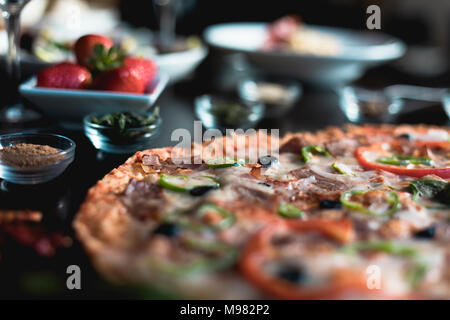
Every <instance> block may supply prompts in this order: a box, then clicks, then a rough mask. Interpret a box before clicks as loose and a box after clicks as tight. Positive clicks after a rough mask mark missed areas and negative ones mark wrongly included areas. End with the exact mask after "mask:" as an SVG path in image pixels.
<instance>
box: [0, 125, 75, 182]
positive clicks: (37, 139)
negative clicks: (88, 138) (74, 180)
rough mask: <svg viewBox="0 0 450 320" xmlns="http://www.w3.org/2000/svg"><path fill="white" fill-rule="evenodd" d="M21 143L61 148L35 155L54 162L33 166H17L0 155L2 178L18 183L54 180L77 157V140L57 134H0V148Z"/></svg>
mask: <svg viewBox="0 0 450 320" xmlns="http://www.w3.org/2000/svg"><path fill="white" fill-rule="evenodd" d="M19 143H30V144H40V145H48V146H50V147H54V148H57V149H59V150H61V151H60V152H58V153H55V154H51V155H38V156H34V157H35V158H36V160H37V159H39V160H41V161H42V160H46V159H48V161H50V162H53V160H52V159H55V160H54V161H55V162H54V163H51V164H48V165H43V166H39V167H35V168H34V167H33V168H22V167H16V166H13V165H11V164H10V163H8V161H7V160H4V159H2V157H1V156H0V178H2V179H4V180H6V181H8V182H12V183H16V184H38V183H44V182H47V181H50V180H53V179H54V178H56V177H57V176H59V175H60V174H61V173H63V172H64V170H66V168H67V167H68V166H69V164H70V163H71V162H72V161H73V159H74V158H75V147H76V145H75V142H73V141H72V140H71V139H69V138H67V137H64V136H60V135H57V134H32V133H29V134H28V133H26V134H25V133H17V134H5V135H1V136H0V150H1V149H3V148H5V147H9V146H14V145H17V144H19Z"/></svg>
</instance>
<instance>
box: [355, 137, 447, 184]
mask: <svg viewBox="0 0 450 320" xmlns="http://www.w3.org/2000/svg"><path fill="white" fill-rule="evenodd" d="M403 143H405V142H403V141H390V142H383V143H377V144H373V145H371V146H368V147H359V148H357V149H356V150H355V158H356V159H357V160H358V162H359V164H360V165H361V166H362V167H363V168H365V169H368V170H384V171H389V172H392V173H395V174H398V175H401V176H410V177H417V178H421V177H423V176H426V175H430V174H434V175H436V176H439V177H441V178H444V179H446V178H450V168H447V167H443V168H407V167H402V166H400V165H391V164H387V163H379V162H375V161H372V160H370V159H368V158H367V156H366V153H368V152H375V153H379V154H380V156H381V155H385V154H386V151H385V149H384V148H383V147H384V146H386V145H388V146H392V147H394V148H395V147H397V148H398V147H400V146H401V145H402V144H403ZM409 143H412V145H413V146H416V147H427V148H429V149H438V150H444V151H446V152H450V142H448V141H413V142H409ZM402 156H403V155H402ZM396 157H397V158H400V159H402V157H401V156H396ZM411 158H414V157H411ZM414 159H419V160H420V159H423V158H414ZM385 162H386V161H385ZM397 162H398V161H397Z"/></svg>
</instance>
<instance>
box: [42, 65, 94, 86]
mask: <svg viewBox="0 0 450 320" xmlns="http://www.w3.org/2000/svg"><path fill="white" fill-rule="evenodd" d="M91 81H92V76H91V73H90V72H89V70H88V69H86V68H84V67H82V66H79V65H77V64H74V63H70V62H63V63H59V64H56V65H53V66H51V67H48V68H45V69H44V70H42V71H41V72H39V74H38V76H37V86H38V87H46V88H60V89H85V88H87V87H88V86H89V84H90V83H91Z"/></svg>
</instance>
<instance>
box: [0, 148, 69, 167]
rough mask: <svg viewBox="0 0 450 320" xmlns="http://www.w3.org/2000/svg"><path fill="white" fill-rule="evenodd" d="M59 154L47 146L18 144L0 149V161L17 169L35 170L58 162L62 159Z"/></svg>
mask: <svg viewBox="0 0 450 320" xmlns="http://www.w3.org/2000/svg"><path fill="white" fill-rule="evenodd" d="M59 152H61V150H59V149H57V148H53V147H50V146H48V145H41V144H31V143H19V144H16V145H13V146H8V147H5V148H3V149H1V150H0V160H1V161H2V162H4V163H5V164H7V165H10V166H13V167H17V168H37V167H42V166H46V165H50V164H53V163H56V162H58V161H59V160H60V159H61V157H62V155H57V154H58V153H59ZM52 155H54V156H52Z"/></svg>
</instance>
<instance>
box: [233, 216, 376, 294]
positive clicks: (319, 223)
mask: <svg viewBox="0 0 450 320" xmlns="http://www.w3.org/2000/svg"><path fill="white" fill-rule="evenodd" d="M279 228H288V229H289V230H290V231H292V232H318V233H320V234H322V235H324V236H325V237H327V238H330V239H332V240H334V241H336V242H338V243H346V242H349V241H351V240H352V239H353V237H354V231H353V225H352V223H351V222H350V221H349V220H342V221H331V220H306V221H300V220H295V221H288V222H286V223H283V224H271V225H268V226H266V227H265V228H263V229H262V230H260V231H259V232H258V233H257V234H256V235H255V236H254V238H253V239H251V240H250V241H249V242H248V246H247V247H246V248H245V250H244V252H243V255H242V256H241V259H240V262H239V267H240V271H241V272H242V274H243V275H244V276H245V277H246V279H247V280H248V281H249V282H251V283H252V284H253V285H254V286H256V287H257V288H259V289H260V290H262V291H263V292H265V293H266V294H268V295H270V296H272V297H275V298H279V299H327V298H333V297H338V296H339V295H342V294H344V293H346V292H365V293H367V291H368V290H369V289H367V286H366V280H365V278H364V276H363V274H358V272H355V271H354V270H344V269H339V270H335V272H333V282H332V283H329V284H326V285H324V286H320V287H317V288H306V287H301V286H300V285H297V284H292V283H289V282H287V281H285V280H282V279H279V278H278V277H277V276H275V275H271V274H269V273H268V272H266V271H264V270H263V268H262V267H261V265H262V264H263V263H264V262H265V261H266V260H267V259H269V257H270V256H271V239H272V237H273V235H274V234H275V232H276V231H277V230H280V229H279Z"/></svg>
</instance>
